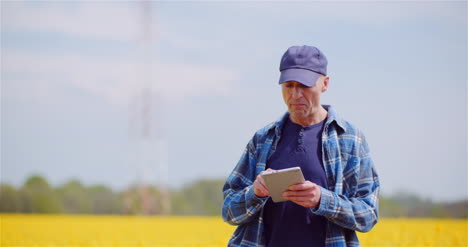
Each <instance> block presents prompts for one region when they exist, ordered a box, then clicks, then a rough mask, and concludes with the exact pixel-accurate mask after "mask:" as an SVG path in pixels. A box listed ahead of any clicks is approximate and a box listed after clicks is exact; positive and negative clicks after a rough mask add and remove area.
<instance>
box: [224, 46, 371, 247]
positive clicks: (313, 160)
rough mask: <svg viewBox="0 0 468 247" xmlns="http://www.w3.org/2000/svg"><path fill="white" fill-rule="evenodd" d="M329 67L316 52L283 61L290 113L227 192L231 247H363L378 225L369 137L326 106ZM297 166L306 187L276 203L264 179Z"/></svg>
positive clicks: (256, 147) (245, 159)
mask: <svg viewBox="0 0 468 247" xmlns="http://www.w3.org/2000/svg"><path fill="white" fill-rule="evenodd" d="M327 63H328V62H327V59H326V57H325V55H324V54H323V53H322V52H321V51H320V50H319V49H317V48H316V47H312V46H293V47H290V48H289V49H288V50H287V51H286V52H285V53H284V55H283V57H282V59H281V63H280V71H281V75H280V80H279V84H280V85H281V90H282V94H283V99H284V102H285V103H286V105H287V107H288V112H287V113H286V114H285V115H284V116H283V117H281V118H280V119H279V120H278V121H277V122H274V123H272V124H270V125H268V126H266V127H264V128H263V129H261V130H259V131H257V132H256V133H255V135H254V136H253V138H252V139H251V140H250V141H249V143H248V144H247V147H246V149H245V151H244V153H243V155H242V157H241V159H240V161H239V162H238V164H237V166H236V167H235V168H234V170H233V171H232V173H231V174H230V176H229V177H228V179H227V181H226V183H225V185H224V187H223V193H224V204H223V210H222V215H223V219H224V220H225V221H227V222H228V223H230V224H233V225H238V227H237V229H236V231H235V232H234V234H233V235H232V237H231V239H230V240H229V244H228V245H229V246H268V247H274V246H292V247H300V246H334V247H336V246H359V241H358V239H357V235H356V232H355V231H360V232H367V231H369V230H371V228H372V227H373V226H374V225H375V224H376V223H377V220H378V194H379V187H380V184H379V180H378V176H377V173H376V171H375V168H374V165H373V162H372V159H371V157H370V156H369V148H368V145H367V142H366V140H365V138H364V135H363V133H362V132H361V131H360V130H359V129H357V128H356V127H354V126H353V125H351V124H350V123H348V122H347V121H345V120H343V119H342V118H340V117H339V116H338V115H337V113H336V112H335V110H334V109H333V108H332V107H331V106H327V105H321V104H320V96H321V94H322V93H323V92H325V91H327V89H328V85H329V81H330V78H329V77H328V76H327ZM293 166H300V167H301V169H302V172H303V174H304V178H305V179H306V181H305V182H304V183H300V184H296V185H291V186H290V187H289V188H288V190H287V191H285V192H284V193H283V197H284V198H285V199H286V200H287V201H285V202H279V203H274V202H273V201H272V200H271V198H270V197H269V191H268V188H267V187H266V186H265V184H264V181H263V179H262V176H261V173H262V172H263V171H265V170H266V169H268V170H270V169H271V170H277V169H283V168H288V167H293Z"/></svg>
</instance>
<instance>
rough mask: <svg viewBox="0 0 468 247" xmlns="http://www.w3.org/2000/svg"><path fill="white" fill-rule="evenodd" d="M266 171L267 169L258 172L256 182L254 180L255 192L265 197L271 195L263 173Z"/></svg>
mask: <svg viewBox="0 0 468 247" xmlns="http://www.w3.org/2000/svg"><path fill="white" fill-rule="evenodd" d="M266 171H273V169H270V168H268V169H267V170H266ZM264 172H265V171H263V172H261V173H260V174H258V176H257V178H256V179H255V182H254V193H255V195H257V196H258V197H265V196H269V195H270V191H268V189H267V187H266V185H265V181H264V180H263V177H262V174H263V173H264Z"/></svg>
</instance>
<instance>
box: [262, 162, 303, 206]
mask: <svg viewBox="0 0 468 247" xmlns="http://www.w3.org/2000/svg"><path fill="white" fill-rule="evenodd" d="M262 177H263V180H264V181H265V185H266V186H267V188H268V191H270V196H271V199H273V201H274V202H283V201H286V199H284V198H283V196H282V194H283V192H284V191H286V190H287V189H288V187H289V186H291V185H293V184H297V183H303V182H305V179H304V176H303V175H302V171H301V168H300V167H298V166H297V167H291V168H286V169H281V170H275V171H267V172H264V173H263V174H262Z"/></svg>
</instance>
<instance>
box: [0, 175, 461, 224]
mask: <svg viewBox="0 0 468 247" xmlns="http://www.w3.org/2000/svg"><path fill="white" fill-rule="evenodd" d="M223 184H224V179H202V180H198V181H195V182H193V183H191V184H187V185H185V186H183V187H182V188H180V189H171V188H161V187H158V186H152V185H130V186H128V187H127V188H125V189H123V190H121V191H114V190H112V189H111V188H109V187H107V186H105V185H92V186H85V185H83V184H82V183H81V182H80V181H78V180H70V181H68V182H66V183H64V184H62V185H59V186H56V187H53V186H51V185H50V184H49V183H48V182H47V179H46V178H45V177H43V176H40V175H33V176H30V177H29V178H27V179H26V181H25V182H24V184H23V185H22V186H20V187H18V188H16V187H14V186H11V185H8V184H0V212H1V213H48V214H55V213H64V214H127V215H138V214H147V215H168V214H171V215H220V213H221V206H222V203H223V195H222V187H223ZM379 207H380V215H381V216H382V217H433V218H434V217H435V218H467V217H468V200H461V201H457V202H450V203H449V202H446V203H435V202H432V201H431V200H428V199H422V198H420V197H418V196H416V195H413V194H409V193H403V192H402V193H397V194H396V195H394V196H389V197H381V198H380V205H379Z"/></svg>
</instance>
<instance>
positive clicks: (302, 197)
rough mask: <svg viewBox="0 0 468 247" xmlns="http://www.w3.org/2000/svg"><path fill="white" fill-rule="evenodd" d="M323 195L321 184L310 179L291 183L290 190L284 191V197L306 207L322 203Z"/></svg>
mask: <svg viewBox="0 0 468 247" xmlns="http://www.w3.org/2000/svg"><path fill="white" fill-rule="evenodd" d="M321 195H322V190H321V189H320V186H318V185H316V184H314V183H312V182H310V181H305V182H304V183H300V184H294V185H291V186H289V188H288V190H286V191H285V192H283V197H284V199H286V200H289V201H292V202H294V203H296V204H298V205H301V206H303V207H306V208H313V207H317V206H318V205H319V204H320V197H321Z"/></svg>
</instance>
